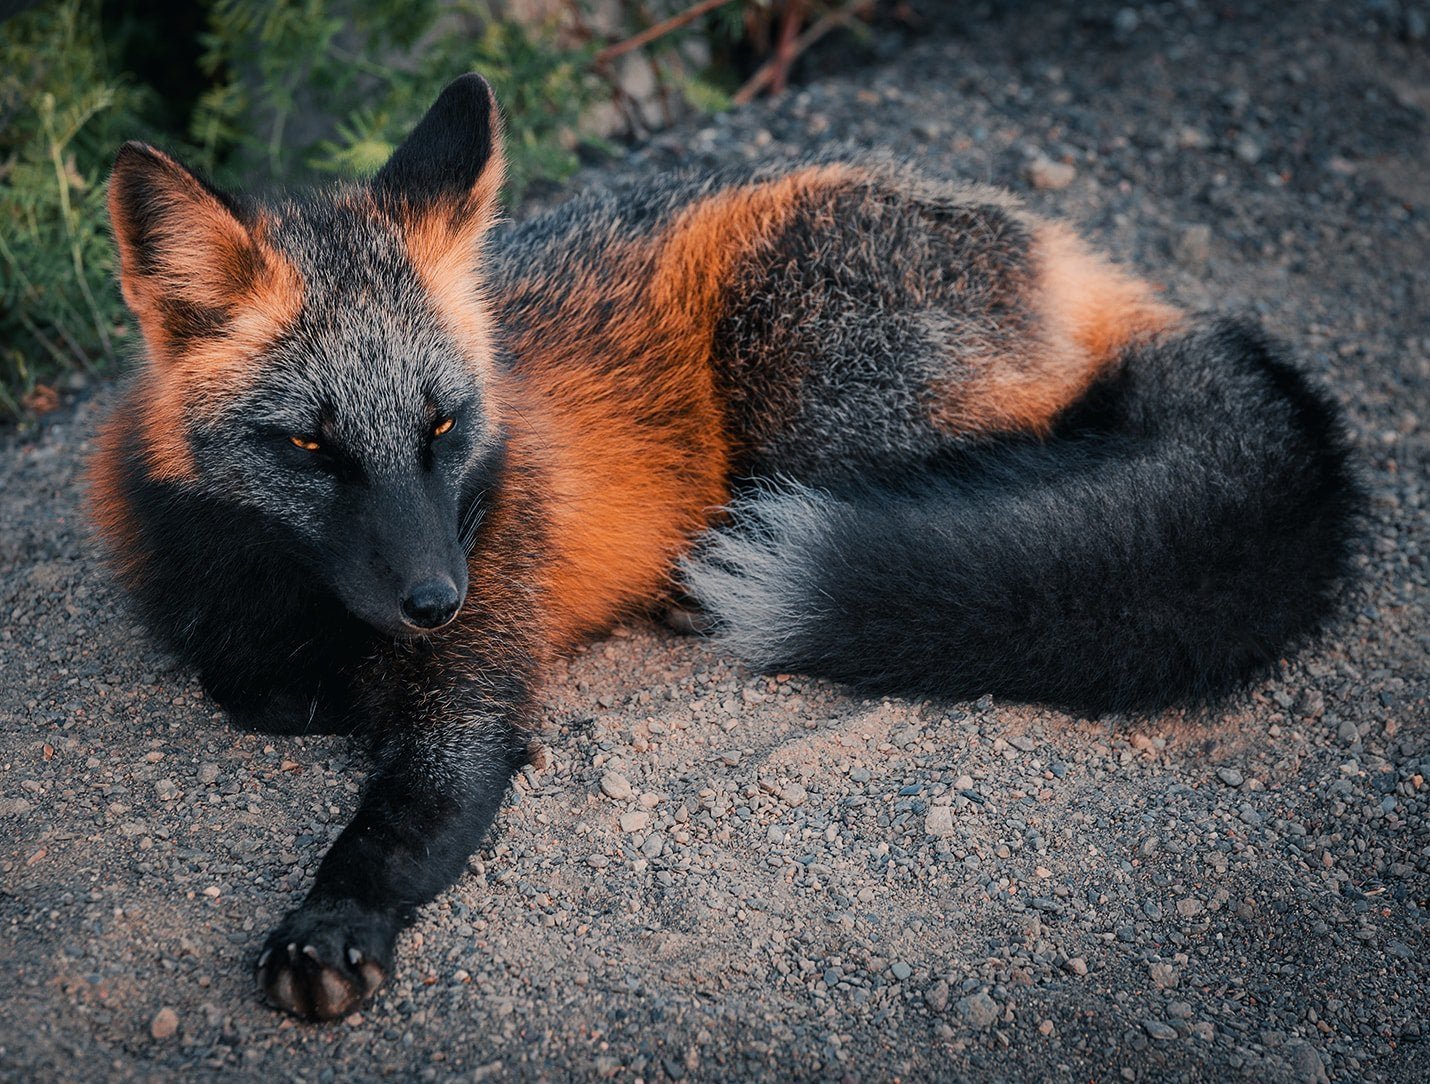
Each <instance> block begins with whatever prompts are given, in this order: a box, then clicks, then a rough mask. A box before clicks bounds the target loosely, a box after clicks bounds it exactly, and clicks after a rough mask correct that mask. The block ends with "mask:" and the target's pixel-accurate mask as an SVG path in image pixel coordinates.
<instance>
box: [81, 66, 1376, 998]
mask: <svg viewBox="0 0 1430 1084" xmlns="http://www.w3.org/2000/svg"><path fill="white" fill-rule="evenodd" d="M499 136H500V124H499V119H498V117H497V114H496V112H495V107H494V105H493V103H492V101H491V98H490V94H489V91H488V90H487V88H486V86H485V84H484V83H482V81H481V80H480V79H478V78H477V77H474V76H472V77H464V78H463V79H460V80H458V81H457V82H456V83H454V84H453V85H452V86H451V87H450V88H449V89H448V90H447V91H446V92H445V93H444V94H443V96H442V98H441V99H439V101H438V102H437V104H436V105H434V106H433V108H432V110H431V111H430V112H429V114H428V115H427V117H426V118H424V120H423V121H422V123H421V124H420V125H419V126H418V128H417V130H416V131H415V132H414V133H413V135H412V136H411V138H410V139H409V140H408V141H407V142H406V143H404V144H403V146H402V147H401V148H399V149H398V151H397V152H396V153H395V154H394V155H393V158H392V160H391V161H390V162H389V163H388V165H387V166H385V167H384V168H383V169H382V170H381V171H380V172H379V173H378V175H377V176H376V177H375V178H374V179H373V180H372V181H371V182H370V183H368V184H367V185H363V186H354V187H348V188H342V189H338V190H336V191H334V192H327V193H318V194H316V195H314V196H311V197H306V198H293V199H285V200H281V201H278V202H276V203H273V204H270V205H263V206H260V205H256V204H249V203H245V202H243V201H240V200H237V199H234V198H232V197H229V196H227V195H225V194H222V193H219V192H217V191H216V190H214V189H212V188H210V187H208V186H207V185H205V184H204V183H203V182H202V181H200V180H199V179H198V178H196V177H195V176H194V175H192V174H191V173H189V172H188V171H187V170H185V169H184V168H183V167H182V166H180V165H178V164H177V163H176V162H174V161H173V160H172V159H170V158H168V157H166V156H164V155H162V154H161V153H160V152H158V151H155V150H153V149H152V148H147V147H143V146H142V145H138V144H131V145H128V146H127V147H126V148H125V150H124V151H123V152H122V153H121V155H120V158H119V161H118V162H117V164H116V168H115V173H114V177H113V179H112V181H111V186H110V205H111V212H112V217H113V220H114V226H115V233H116V237H117V240H118V244H119V250H120V256H121V264H122V282H123V286H124V292H125V297H126V299H127V300H128V302H129V304H130V306H131V308H132V309H133V310H134V312H135V314H136V316H137V317H138V319H139V322H140V326H141V329H142V331H143V336H144V340H145V346H146V357H145V359H144V362H143V364H142V365H141V366H140V368H139V370H138V371H137V372H136V374H135V376H134V377H133V379H132V381H131V383H130V385H129V387H128V389H127V390H126V392H125V394H124V396H123V398H122V399H121V401H120V403H119V405H118V407H117V408H116V409H115V411H114V412H113V414H112V416H111V418H110V420H109V422H108V423H107V425H106V427H105V429H104V431H103V433H102V435H101V439H100V446H99V450H98V452H97V454H96V456H95V459H94V463H93V470H92V482H93V498H94V506H95V511H96V516H97V521H98V524H99V527H100V530H101V533H102V534H103V536H104V537H105V539H106V541H107V542H108V544H109V547H110V551H111V553H112V555H113V557H114V559H115V566H116V568H117V571H118V573H119V575H120V577H121V578H122V579H123V581H124V582H125V583H126V585H127V586H129V587H130V588H131V590H132V591H133V592H134V595H135V597H136V598H137V600H138V602H139V604H140V607H141V610H142V612H143V614H144V616H145V618H146V620H147V622H148V623H149V625H150V626H151V628H153V629H154V631H155V632H156V633H157V634H158V635H159V636H161V637H162V638H163V639H164V640H165V641H166V642H167V643H168V644H169V646H170V647H171V648H172V649H173V650H174V651H175V652H176V653H177V654H179V655H180V656H181V657H182V658H184V660H185V661H186V662H188V663H189V664H191V665H193V666H194V667H195V668H196V669H197V670H198V671H199V673H200V676H201V678H202V680H203V682H204V684H205V686H206V688H207V689H208V690H209V691H210V692H211V694H212V695H213V696H214V697H215V698H216V699H218V700H219V701H220V702H221V703H223V704H225V705H226V706H228V707H229V708H230V710H231V711H232V713H233V714H234V716H235V717H236V718H237V719H239V721H240V722H243V723H245V724H247V725H255V726H263V727H272V728H279V729H310V728H324V729H355V730H358V731H359V732H361V733H362V734H364V735H365V736H366V737H368V738H369V739H370V741H371V744H372V747H373V749H374V751H375V754H376V757H377V762H378V770H377V772H376V773H375V774H374V776H373V779H372V782H371V783H370V785H369V789H368V792H367V795H366V797H365V799H364V804H363V807H362V809H361V811H360V812H359V814H358V816H357V818H356V820H355V821H354V823H353V825H352V826H350V827H349V829H348V830H347V831H346V832H344V833H343V835H342V836H341V837H340V838H339V839H338V840H337V842H336V843H335V844H334V847H333V850H332V851H331V852H330V853H329V855H328V857H327V859H325V861H324V863H323V865H322V867H321V869H320V870H319V872H318V875H317V878H316V882H315V885H314V888H313V892H312V894H311V895H310V897H309V899H308V900H307V902H305V904H304V905H303V906H302V907H300V908H299V909H298V910H296V911H295V912H293V913H292V914H291V915H289V916H288V918H287V919H286V920H285V921H284V923H283V924H282V925H281V926H280V927H279V928H278V930H277V931H276V932H275V933H274V935H273V936H272V937H271V938H270V940H269V943H268V945H267V947H266V948H265V949H264V951H263V952H262V954H261V955H260V958H259V964H258V968H259V979H260V982H261V984H262V986H263V989H264V991H265V992H266V994H267V996H268V997H269V998H270V999H272V1000H273V1001H274V1003H275V1004H277V1005H279V1006H280V1007H282V1008H285V1009H287V1010H289V1011H292V1012H295V1013H298V1014H300V1015H304V1016H312V1017H318V1018H331V1017H333V1016H336V1015H341V1014H342V1013H344V1012H347V1011H349V1010H350V1009H351V1008H352V1007H353V1006H354V1005H356V1004H357V1003H358V1002H360V1001H361V1000H362V999H363V998H364V997H365V996H367V995H368V994H370V993H371V992H372V991H373V990H374V989H375V988H376V986H377V985H378V984H380V983H381V981H382V980H383V978H384V976H385V974H386V972H387V970H388V969H389V968H390V967H391V963H392V959H391V954H392V944H393V939H394V938H395V936H396V932H397V931H398V930H399V929H400V928H401V926H402V925H403V924H405V923H406V922H407V921H409V920H410V917H411V914H412V911H413V909H414V908H415V907H416V906H417V905H418V904H420V903H422V902H424V901H425V900H428V899H431V898H432V897H433V895H435V894H436V893H437V892H439V891H440V890H441V889H443V888H444V887H445V886H446V885H448V884H450V883H451V881H452V880H453V879H454V878H455V877H456V876H458V874H459V873H460V870H461V869H462V866H463V863H464V862H465V859H466V857H467V855H468V854H469V853H470V852H471V850H472V849H473V848H474V847H475V846H476V845H477V843H478V842H479V840H480V839H481V837H482V835H483V833H484V832H485V830H486V828H487V826H488V825H489V824H490V822H491V819H492V817H493V816H494V815H495V812H496V809H497V806H498V804H499V802H500V798H501V795H502V793H503V792H504V789H505V787H506V785H507V782H508V779H509V777H510V774H511V772H512V771H514V770H515V768H516V767H517V766H518V765H519V764H520V763H521V762H522V760H523V757H524V756H525V750H526V746H527V736H528V734H529V730H530V728H531V726H532V725H533V721H534V719H533V713H534V710H535V705H536V703H537V702H538V701H537V689H538V688H539V684H540V680H541V675H542V673H543V670H544V668H545V664H546V662H547V660H549V658H550V657H551V656H552V655H553V653H556V652H560V651H562V650H564V649H566V648H568V647H570V646H571V645H572V644H573V643H574V642H576V641H577V640H579V639H580V638H581V637H584V636H589V635H591V634H593V633H598V632H599V631H601V630H602V629H603V628H605V627H607V626H608V625H609V624H610V623H611V622H612V621H614V620H616V619H617V618H619V617H620V616H622V615H624V614H628V613H631V612H634V611H638V610H642V609H649V608H651V607H654V606H658V605H660V604H661V603H662V602H663V601H664V600H666V599H667V598H669V596H670V595H671V594H672V593H675V592H687V593H689V594H690V595H693V596H694V598H695V599H696V600H697V602H698V604H699V605H700V606H702V607H703V608H704V610H705V613H706V618H707V620H708V622H709V623H710V625H711V626H712V627H713V629H714V630H715V631H716V633H718V634H719V635H721V636H722V637H723V638H724V640H725V642H726V643H728V644H729V645H730V646H731V647H732V648H733V649H734V650H736V651H738V652H740V653H741V654H743V655H744V656H745V657H746V658H748V659H749V660H750V661H751V662H752V663H753V664H755V665H756V666H762V667H767V668H778V669H785V670H801V671H805V672H809V673H814V674H820V675H825V676H829V677H833V678H836V679H839V680H842V681H845V682H849V683H851V684H855V685H858V686H861V687H864V688H868V689H872V690H877V691H881V692H894V693H909V694H913V695H921V696H926V695H934V696H946V697H954V698H962V697H972V696H978V695H981V694H983V693H985V692H993V693H995V694H997V695H1001V696H1008V697H1014V698H1019V699H1036V700H1045V701H1050V702H1052V703H1055V704H1058V705H1064V706H1070V707H1072V708H1074V709H1078V710H1087V711H1100V710H1106V709H1110V708H1112V709H1121V708H1151V707H1157V706H1159V705H1163V704H1167V703H1171V702H1174V701H1177V700H1188V699H1191V700H1196V699H1204V698H1207V697H1211V696H1216V695H1219V694H1221V693H1223V692H1225V691H1227V690H1228V689H1230V688H1233V687H1235V686H1236V685H1237V684H1238V683H1239V682H1241V681H1244V680H1246V679H1247V678H1248V677H1250V676H1251V675H1254V674H1255V673H1257V672H1258V671H1259V670H1260V669H1261V668H1263V667H1264V666H1265V665H1267V664H1268V663H1269V662H1271V661H1274V660H1275V659H1276V658H1277V657H1278V655H1279V654H1280V652H1281V651H1282V650H1283V649H1285V647H1287V646H1288V645H1290V644H1293V643H1295V642H1296V641H1297V640H1299V639H1301V638H1303V637H1304V636H1305V635H1306V634H1307V633H1309V632H1310V631H1313V630H1314V629H1315V628H1316V627H1317V625H1318V624H1319V622H1320V621H1321V620H1322V619H1323V617H1324V616H1325V614H1326V613H1327V612H1328V611H1329V608H1330V606H1331V602H1332V599H1333V592H1334V588H1335V584H1336V581H1337V578H1338V576H1339V574H1340V572H1341V570H1342V567H1343V564H1344V558H1345V554H1346V551H1347V545H1348V540H1349V537H1350V534H1349V524H1350V521H1351V518H1352V515H1353V513H1354V509H1355V507H1356V500H1357V498H1356V491H1355V487H1354V485H1353V482H1352V479H1351V476H1350V472H1349V468H1348V467H1347V465H1346V457H1345V452H1344V448H1343V443H1342V440H1341V437H1340V433H1339V427H1338V423H1337V421H1336V418H1335V416H1334V413H1333V412H1332V411H1331V409H1330V408H1329V407H1328V406H1327V404H1326V402H1325V400H1324V399H1323V398H1322V397H1321V396H1320V395H1319V394H1318V393H1317V392H1315V391H1314V390H1313V389H1311V388H1309V387H1308V386H1307V385H1306V383H1305V382H1304V380H1303V379H1302V378H1301V376H1300V375H1299V374H1298V373H1297V372H1296V371H1295V370H1294V369H1293V368H1291V367H1290V366H1289V365H1287V364H1286V363H1284V362H1283V361H1281V360H1280V359H1279V358H1278V356H1277V355H1276V352H1275V350H1274V348H1273V347H1271V346H1270V344H1268V343H1267V342H1266V341H1265V340H1264V339H1263V338H1262V337H1261V336H1260V335H1259V334H1257V333H1256V332H1255V331H1254V330H1252V329H1249V328H1246V327H1244V326H1241V325H1236V324H1232V323H1228V322H1214V321H1210V320H1206V319H1192V318H1189V317H1187V316H1186V315H1184V314H1183V313H1181V312H1180V311H1179V310H1177V309H1176V308H1174V307H1173V306H1171V305H1169V304H1168V303H1166V302H1165V301H1163V300H1161V299H1160V298H1159V297H1158V296H1157V295H1156V293H1155V292H1154V291H1153V290H1152V289H1151V288H1150V287H1149V286H1147V285H1146V284H1145V283H1143V282H1141V281H1139V280H1137V279H1136V278H1134V277H1132V276H1130V275H1128V274H1126V273H1125V272H1123V271H1121V270H1119V269H1117V268H1116V267H1114V266H1113V265H1112V264H1110V263H1109V262H1107V261H1106V260H1104V259H1102V258H1101V257H1099V256H1097V255H1096V254H1094V253H1093V252H1092V251H1090V250H1089V249H1088V248H1087V247H1086V246H1085V245H1084V244H1083V243H1082V242H1081V241H1080V240H1078V238H1077V237H1076V236H1075V235H1074V234H1073V233H1072V232H1071V231H1070V230H1068V229H1067V228H1066V227H1063V226H1060V225H1057V224H1054V223H1051V222H1048V221H1045V220H1043V219H1041V218H1038V217H1037V216H1034V215H1032V214H1030V213H1028V212H1027V211H1025V210H1023V209H1022V208H1021V207H1020V206H1019V205H1018V204H1017V202H1016V201H1015V200H1013V199H1012V198H1011V197H1009V196H1007V195H1004V194H1001V193H999V192H996V191H993V190H990V189H986V188H981V187H976V186H961V185H955V184H948V183H941V182H937V181H933V180H930V179H927V178H923V177H921V176H919V175H918V174H917V173H915V172H913V171H911V170H909V169H906V168H903V167H899V166H896V165H892V164H888V163H884V162H880V161H865V162H813V163H809V164H804V165H795V166H788V165H786V166H779V167H773V168H770V169H767V170H755V171H748V170H747V171H744V172H742V173H731V174H728V175H723V176H719V177H715V178H707V179H694V180H690V179H687V180H656V181H652V182H651V183H649V184H646V185H642V186H633V187H630V188H625V189H619V190H615V191H611V192H606V193H599V194H590V195H586V196H582V197H578V198H577V199H574V200H572V201H571V202H570V203H568V204H566V205H565V206H563V207H561V208H559V209H558V210H556V211H554V212H552V213H551V214H548V215H546V216H543V217H541V218H537V219H534V220H532V221H529V222H526V223H523V224H520V225H505V224H504V225H499V226H496V227H495V228H493V226H492V221H493V218H494V214H495V207H496V198H497V193H498V191H499V188H500V184H501V154H500V139H499Z"/></svg>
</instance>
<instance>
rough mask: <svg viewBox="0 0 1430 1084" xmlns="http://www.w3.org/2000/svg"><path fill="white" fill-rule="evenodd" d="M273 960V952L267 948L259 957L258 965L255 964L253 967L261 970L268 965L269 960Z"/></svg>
mask: <svg viewBox="0 0 1430 1084" xmlns="http://www.w3.org/2000/svg"><path fill="white" fill-rule="evenodd" d="M271 959H273V950H272V949H271V948H266V949H264V950H263V952H262V953H261V954H260V955H259V957H258V963H256V964H254V965H253V966H254V967H255V968H259V969H261V968H262V967H263V965H264V964H266V963H267V962H268V961H269V960H271Z"/></svg>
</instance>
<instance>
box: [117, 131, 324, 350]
mask: <svg viewBox="0 0 1430 1084" xmlns="http://www.w3.org/2000/svg"><path fill="white" fill-rule="evenodd" d="M109 219H110V223H111V225H112V226H113V229H114V239H115V242H116V244H117V246H118V248H119V282H120V287H121V288H122V290H123V292H124V300H125V301H126V302H128V304H129V307H130V309H132V310H133V312H134V314H135V316H137V317H138V318H139V324H140V328H141V330H142V331H143V333H144V338H145V341H146V342H147V343H148V345H149V348H150V353H151V355H152V356H154V357H155V358H156V359H159V360H164V359H167V358H168V357H169V356H171V355H174V354H177V353H178V352H179V351H180V350H181V349H183V348H184V347H186V346H188V345H190V344H191V343H192V342H193V341H195V340H199V339H213V338H218V337H221V336H223V335H225V334H226V333H227V332H228V331H229V328H230V324H232V323H233V322H235V321H237V320H240V319H242V318H243V317H244V316H245V314H246V313H248V312H250V311H251V310H253V309H254V308H260V309H262V310H263V311H264V312H265V313H266V314H267V315H269V316H272V315H274V314H275V313H276V312H277V311H278V310H286V309H288V308H291V307H292V302H293V300H294V299H295V298H296V291H297V287H296V282H295V276H294V273H293V271H292V268H291V267H290V266H289V265H288V264H287V261H285V260H283V259H282V258H281V257H280V256H278V254H277V253H275V252H274V251H273V250H272V249H271V248H270V247H269V246H268V245H266V244H265V243H263V241H262V239H261V237H259V236H258V235H257V233H256V231H255V229H254V223H252V222H247V221H245V220H244V218H243V217H241V212H240V211H239V210H238V209H237V207H236V205H235V204H233V203H232V202H231V201H230V200H229V199H228V198H227V197H225V196H223V195H222V194H221V193H219V192H218V191H216V190H215V189H213V188H210V187H209V186H208V185H207V184H205V183H204V182H203V181H201V180H200V179H199V178H198V177H196V176H195V175H194V174H193V173H191V172H189V171H188V170H187V169H185V168H184V167H183V166H182V165H180V164H179V163H178V162H176V161H175V160H174V159H172V158H170V157H169V156H168V155H167V154H164V153H163V152H162V151H159V150H156V149H155V148H153V147H151V146H148V145H147V144H144V143H137V142H129V143H126V144H124V146H123V147H121V148H120V151H119V156H118V157H117V158H116V159H115V162H114V171H113V173H111V174H110V177H109ZM290 295H291V296H290Z"/></svg>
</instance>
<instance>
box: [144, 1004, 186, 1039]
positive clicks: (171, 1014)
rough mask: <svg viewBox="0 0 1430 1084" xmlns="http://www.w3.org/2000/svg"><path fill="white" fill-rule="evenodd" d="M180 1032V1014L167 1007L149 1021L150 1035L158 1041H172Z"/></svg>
mask: <svg viewBox="0 0 1430 1084" xmlns="http://www.w3.org/2000/svg"><path fill="white" fill-rule="evenodd" d="M178 1030H179V1014H178V1013H176V1012H175V1011H174V1010H173V1009H171V1008H169V1007H168V1006H167V1005H166V1006H165V1007H164V1008H162V1009H160V1010H159V1011H158V1012H156V1013H155V1014H154V1019H153V1020H151V1021H149V1034H150V1035H152V1036H154V1038H156V1039H172V1038H173V1037H174V1034H175V1033H176V1032H177V1031H178Z"/></svg>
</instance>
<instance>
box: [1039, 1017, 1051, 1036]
mask: <svg viewBox="0 0 1430 1084" xmlns="http://www.w3.org/2000/svg"><path fill="white" fill-rule="evenodd" d="M1052 1033H1053V1022H1052V1021H1051V1020H1044V1021H1043V1022H1042V1023H1041V1024H1039V1025H1038V1034H1039V1035H1044V1036H1046V1035H1051V1034H1052Z"/></svg>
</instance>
